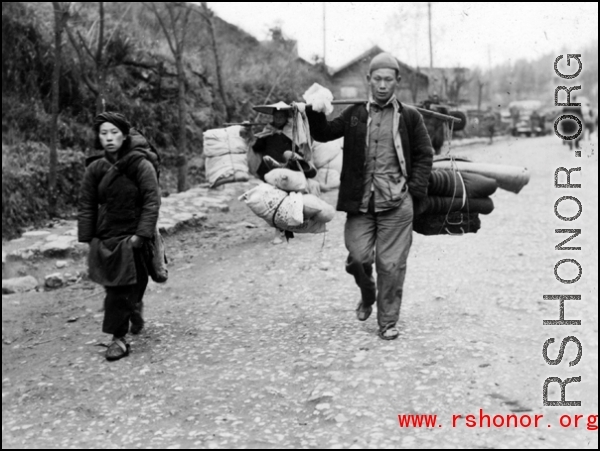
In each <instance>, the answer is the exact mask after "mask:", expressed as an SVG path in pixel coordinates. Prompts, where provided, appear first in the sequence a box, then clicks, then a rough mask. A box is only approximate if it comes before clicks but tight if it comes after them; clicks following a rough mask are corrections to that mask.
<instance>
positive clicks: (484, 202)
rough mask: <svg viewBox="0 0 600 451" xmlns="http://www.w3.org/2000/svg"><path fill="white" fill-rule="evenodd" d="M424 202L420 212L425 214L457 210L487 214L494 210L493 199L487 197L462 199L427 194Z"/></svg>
mask: <svg viewBox="0 0 600 451" xmlns="http://www.w3.org/2000/svg"><path fill="white" fill-rule="evenodd" d="M424 202H425V205H426V206H423V208H422V210H421V213H422V214H427V215H445V214H447V213H453V212H457V211H460V212H463V213H479V214H482V215H489V214H490V213H491V212H492V211H494V201H492V199H490V198H489V197H486V198H484V199H475V198H470V197H467V198H466V199H463V198H462V197H437V196H428V197H427V198H426V199H425V200H424Z"/></svg>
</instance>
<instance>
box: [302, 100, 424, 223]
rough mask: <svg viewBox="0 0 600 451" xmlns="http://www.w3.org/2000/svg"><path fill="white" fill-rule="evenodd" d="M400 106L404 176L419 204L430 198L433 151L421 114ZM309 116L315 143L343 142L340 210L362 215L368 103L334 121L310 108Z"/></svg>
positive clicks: (347, 110) (345, 112) (359, 105)
mask: <svg viewBox="0 0 600 451" xmlns="http://www.w3.org/2000/svg"><path fill="white" fill-rule="evenodd" d="M398 104H399V112H400V113H401V116H400V122H399V127H400V140H401V142H402V150H403V152H404V159H405V161H406V171H407V172H408V174H404V175H405V176H406V179H407V184H408V188H409V191H410V193H411V194H412V196H413V198H414V199H415V200H416V201H417V202H416V204H417V203H418V201H419V200H421V199H425V198H426V197H427V185H428V183H429V174H430V173H431V166H432V163H433V147H432V146H431V140H430V139H429V134H428V133H427V129H426V128H425V123H424V122H423V117H422V116H421V114H420V113H419V112H418V111H417V110H416V109H415V108H413V107H410V106H407V105H402V104H401V103H400V102H398ZM306 115H307V117H308V121H309V124H310V133H311V135H312V137H313V138H314V139H315V140H316V141H319V142H327V141H333V140H335V139H339V138H341V137H343V138H344V162H343V165H342V174H341V184H340V193H339V198H338V204H337V209H338V210H339V211H345V212H347V213H351V214H356V213H359V212H360V206H361V202H362V199H363V194H364V193H363V190H364V178H365V160H366V146H367V121H368V118H369V113H368V111H367V107H366V103H361V104H358V105H353V106H350V107H348V108H346V109H345V110H344V111H343V112H342V114H340V116H338V117H337V118H335V119H334V120H332V121H327V118H326V116H325V115H324V114H323V113H317V112H314V111H313V110H312V108H311V107H310V106H308V107H307V108H306ZM416 208H417V207H416Z"/></svg>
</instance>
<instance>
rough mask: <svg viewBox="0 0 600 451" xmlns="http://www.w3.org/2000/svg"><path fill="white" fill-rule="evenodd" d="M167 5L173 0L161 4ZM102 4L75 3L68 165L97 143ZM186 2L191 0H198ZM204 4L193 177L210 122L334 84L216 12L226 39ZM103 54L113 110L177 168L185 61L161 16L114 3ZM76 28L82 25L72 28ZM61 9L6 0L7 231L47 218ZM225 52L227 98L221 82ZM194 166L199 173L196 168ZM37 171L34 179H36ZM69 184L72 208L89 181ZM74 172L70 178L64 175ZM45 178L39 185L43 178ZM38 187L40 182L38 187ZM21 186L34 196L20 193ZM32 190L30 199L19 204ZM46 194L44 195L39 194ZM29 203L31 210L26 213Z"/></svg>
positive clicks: (65, 101) (63, 143)
mask: <svg viewBox="0 0 600 451" xmlns="http://www.w3.org/2000/svg"><path fill="white" fill-rule="evenodd" d="M157 4H158V5H159V7H160V5H162V3H158V2H157ZM98 5H99V3H97V2H96V3H79V2H72V4H71V8H70V14H69V18H68V21H67V28H68V31H69V33H66V34H65V36H64V37H63V46H62V48H63V58H62V59H63V65H62V72H61V78H60V120H59V140H60V148H61V149H63V150H64V152H61V156H62V159H61V162H60V163H61V169H63V170H64V164H65V162H68V164H69V165H71V164H74V163H73V161H75V162H80V164H79V166H77V169H73V167H71V166H69V169H68V171H67V172H73V171H74V170H75V171H76V172H79V173H80V174H82V173H83V171H84V168H83V157H84V156H85V155H86V154H88V153H90V152H93V149H92V144H93V136H92V131H91V126H90V125H91V123H92V120H93V117H94V116H95V114H96V93H95V87H97V86H95V85H94V78H95V77H96V75H97V69H98V68H97V66H94V60H93V58H91V57H90V56H93V54H94V51H95V47H94V46H95V45H96V43H97V40H98V38H97V36H98V34H99V33H98V30H99V28H100V27H99V23H98V22H99V21H98V18H99V6H98ZM186 6H190V4H187V5H186ZM190 7H192V8H194V11H193V12H192V14H191V16H190V22H189V28H188V36H189V39H188V42H187V45H186V51H185V54H184V67H185V75H186V100H185V101H186V104H187V111H188V115H187V118H186V129H187V142H188V148H187V149H186V154H187V156H188V158H189V159H191V162H192V164H191V165H190V176H192V180H193V181H199V180H201V178H202V159H201V156H202V133H203V131H205V130H207V129H210V128H215V127H219V126H221V125H222V124H223V123H224V122H226V121H239V120H245V119H248V118H251V117H252V114H251V113H252V110H251V107H252V105H255V104H260V103H263V102H264V101H265V99H266V98H267V96H268V95H269V93H271V97H270V100H288V101H290V100H293V99H296V98H298V96H299V95H300V94H301V93H302V92H304V90H305V89H306V88H307V87H308V86H310V84H312V83H313V82H315V81H316V82H319V83H321V84H324V85H327V81H326V80H325V79H324V78H323V76H322V75H321V73H320V72H319V70H318V69H316V68H314V67H312V66H310V65H307V64H306V63H302V62H300V61H298V60H297V58H296V57H295V56H294V55H293V54H290V53H289V52H287V51H285V46H281V45H279V44H281V43H278V42H274V43H273V45H263V44H261V43H260V42H259V41H258V40H257V39H256V38H254V37H253V36H250V35H248V34H247V33H245V32H244V31H242V30H240V29H239V28H237V27H235V26H233V25H231V24H228V23H227V22H225V21H223V20H221V19H219V18H218V17H214V18H213V26H214V36H215V45H213V41H212V39H211V38H212V36H211V33H210V28H209V27H208V24H207V20H206V19H205V17H203V16H202V15H201V14H200V13H199V9H198V8H199V7H197V6H190ZM104 11H105V26H104V36H105V41H106V42H107V45H106V47H105V51H104V54H103V60H102V61H103V63H104V64H105V65H106V82H105V85H106V89H105V100H106V109H107V110H116V111H120V112H122V113H123V114H125V115H126V116H127V117H129V118H130V119H131V121H132V123H133V125H134V126H135V127H136V128H138V129H141V130H142V131H143V132H144V133H145V134H146V135H147V136H148V137H149V138H150V139H151V140H152V141H153V142H154V143H155V144H156V145H157V147H158V148H159V150H160V151H161V153H162V155H163V157H164V159H163V161H164V164H165V165H166V168H167V170H165V171H164V172H163V173H164V174H165V176H164V180H163V182H162V183H163V185H164V186H163V188H164V189H165V190H166V191H169V190H172V188H173V176H172V175H170V174H169V170H168V169H169V168H172V167H173V166H174V165H175V163H176V161H175V155H176V149H175V146H176V143H177V137H178V134H179V124H178V117H177V71H176V68H175V65H174V58H173V55H172V52H171V50H170V48H169V45H168V43H167V40H166V39H165V36H164V34H163V32H162V30H161V28H160V27H159V25H158V22H157V20H156V17H155V16H154V14H153V12H152V11H150V10H149V9H148V8H147V7H145V6H144V5H143V4H142V3H140V2H131V3H125V2H107V3H104ZM69 34H70V35H71V36H69ZM53 40H54V17H53V10H52V3H50V2H3V3H2V144H3V150H2V154H3V156H2V179H3V181H2V218H3V219H2V226H3V227H2V233H3V237H6V236H12V235H14V234H15V233H16V232H18V230H19V229H20V228H22V227H25V226H29V225H33V224H34V223H36V222H39V221H44V220H46V219H47V217H48V216H47V213H46V211H45V210H46V208H45V205H46V203H45V200H44V197H45V183H46V181H45V179H46V176H45V173H46V161H47V157H46V155H47V147H46V145H47V144H48V141H49V124H50V92H51V79H50V77H51V74H52V70H53V67H54V47H53V42H54V41H53ZM217 58H218V59H219V61H220V66H221V73H222V80H223V82H222V83H223V88H224V89H223V91H224V92H225V100H226V101H224V100H223V96H222V95H221V94H220V91H219V89H218V79H217V70H216V67H217V65H216V60H217ZM194 177H195V178H194ZM31 178H35V179H36V182H35V184H32V183H29V180H30V179H31ZM72 178H73V179H74V180H72V182H70V183H61V182H60V181H59V185H60V186H61V192H60V193H59V195H60V196H61V198H63V199H70V200H69V201H68V202H63V208H62V210H61V212H62V213H63V214H69V212H71V211H72V210H73V207H74V205H73V204H74V202H73V200H74V199H76V198H77V191H78V180H79V179H80V177H78V176H74V177H72ZM63 182H64V181H63ZM33 185H35V189H34V188H33ZM32 190H33V191H32ZM19 193H22V194H23V195H18V194H19ZM15 198H18V199H19V202H22V201H23V200H25V201H26V202H27V199H31V202H30V205H23V204H22V203H21V204H15V202H17V201H16V200H15ZM34 204H35V205H34ZM22 210H27V211H28V213H27V214H24V213H23V211H22Z"/></svg>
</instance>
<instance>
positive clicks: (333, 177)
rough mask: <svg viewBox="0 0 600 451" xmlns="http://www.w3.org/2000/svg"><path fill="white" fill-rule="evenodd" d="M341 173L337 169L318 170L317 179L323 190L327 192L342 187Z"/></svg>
mask: <svg viewBox="0 0 600 451" xmlns="http://www.w3.org/2000/svg"><path fill="white" fill-rule="evenodd" d="M340 177H341V176H340V173H339V172H338V171H336V170H335V169H326V168H321V169H319V172H317V176H316V177H315V180H316V181H317V182H319V185H320V186H321V191H324V192H327V191H331V190H334V189H337V188H339V187H340V183H341V181H340Z"/></svg>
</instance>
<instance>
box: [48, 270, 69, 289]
mask: <svg viewBox="0 0 600 451" xmlns="http://www.w3.org/2000/svg"><path fill="white" fill-rule="evenodd" d="M45 284H46V288H49V289H51V290H56V289H57V288H61V287H62V286H63V285H64V284H65V278H64V277H63V275H62V274H59V273H56V274H50V275H49V276H46V283H45Z"/></svg>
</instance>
